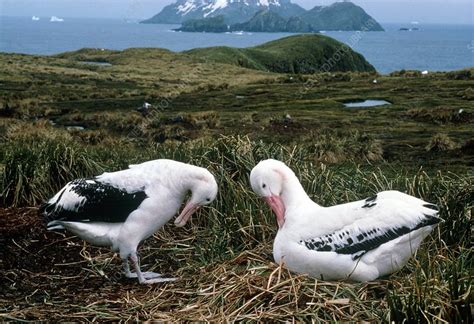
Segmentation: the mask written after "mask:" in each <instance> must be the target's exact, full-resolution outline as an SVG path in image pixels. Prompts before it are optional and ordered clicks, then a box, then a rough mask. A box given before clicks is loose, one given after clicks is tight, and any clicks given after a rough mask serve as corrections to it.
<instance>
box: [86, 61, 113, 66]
mask: <svg viewBox="0 0 474 324" xmlns="http://www.w3.org/2000/svg"><path fill="white" fill-rule="evenodd" d="M79 63H82V64H88V65H98V66H112V64H110V63H108V62H94V61H80V62H79Z"/></svg>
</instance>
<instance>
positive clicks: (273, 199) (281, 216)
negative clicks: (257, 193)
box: [264, 195, 285, 228]
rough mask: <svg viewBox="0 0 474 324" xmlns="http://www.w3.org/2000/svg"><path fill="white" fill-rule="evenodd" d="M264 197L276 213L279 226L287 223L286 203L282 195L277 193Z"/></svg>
mask: <svg viewBox="0 0 474 324" xmlns="http://www.w3.org/2000/svg"><path fill="white" fill-rule="evenodd" d="M264 199H265V201H266V202H267V204H268V205H269V206H270V208H271V209H272V210H273V212H274V213H275V216H276V219H277V223H278V227H279V228H281V227H282V226H283V224H285V204H284V203H283V200H282V199H281V197H280V196H276V195H273V196H270V197H264Z"/></svg>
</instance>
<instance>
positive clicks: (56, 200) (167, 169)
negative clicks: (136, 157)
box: [40, 160, 217, 284]
mask: <svg viewBox="0 0 474 324" xmlns="http://www.w3.org/2000/svg"><path fill="white" fill-rule="evenodd" d="M188 192H191V197H190V198H189V200H188V202H187V203H186V205H185V207H184V209H183V210H182V212H181V214H180V215H179V216H178V217H177V218H176V220H175V222H174V223H175V225H176V226H184V225H185V224H186V222H187V221H188V220H189V218H190V217H191V215H192V214H193V213H194V212H195V211H196V210H197V209H198V208H199V207H200V206H203V205H207V204H209V203H211V202H212V201H213V200H214V199H215V198H216V195H217V183H216V180H215V179H214V176H213V175H212V174H211V173H210V172H209V171H208V170H206V169H204V168H200V167H197V166H193V165H189V164H185V163H181V162H176V161H172V160H154V161H149V162H145V163H142V164H138V165H131V166H130V167H129V169H126V170H122V171H117V172H112V173H104V174H102V175H100V176H97V177H95V178H92V179H77V180H74V181H71V182H69V183H68V184H67V185H66V186H65V187H64V188H63V189H61V190H60V191H59V192H58V193H57V194H56V195H55V196H54V197H53V198H51V199H50V200H49V201H47V202H46V203H44V204H43V205H42V206H41V208H40V214H41V215H42V216H43V217H44V219H45V221H46V223H47V227H48V230H57V229H66V230H69V231H70V232H72V233H73V234H75V235H77V236H78V237H80V238H81V239H83V240H85V241H87V242H89V243H91V244H94V245H97V246H108V247H111V249H112V250H113V251H115V252H119V253H120V258H121V259H122V260H123V264H124V270H125V276H126V277H128V278H138V281H139V282H140V283H146V284H149V283H158V282H165V281H173V280H175V279H174V278H162V277H161V275H160V274H158V273H153V272H141V271H140V265H139V258H138V255H137V247H138V245H139V244H140V242H142V241H143V240H145V239H146V238H148V237H150V236H151V235H153V233H155V232H156V231H157V230H158V229H159V228H161V227H162V226H163V225H164V224H165V223H167V222H168V221H169V220H170V219H171V218H172V217H173V215H175V214H176V213H177V212H178V210H179V208H180V206H181V204H182V203H183V201H184V199H185V197H186V195H187V193H188ZM128 260H130V261H131V263H132V265H133V267H134V269H135V273H132V272H131V271H130V266H129V263H128Z"/></svg>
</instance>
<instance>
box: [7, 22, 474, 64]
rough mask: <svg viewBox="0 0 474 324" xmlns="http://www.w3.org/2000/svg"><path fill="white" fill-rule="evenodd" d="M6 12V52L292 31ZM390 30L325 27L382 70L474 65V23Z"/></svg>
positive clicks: (237, 38)
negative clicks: (187, 27)
mask: <svg viewBox="0 0 474 324" xmlns="http://www.w3.org/2000/svg"><path fill="white" fill-rule="evenodd" d="M40 18H41V19H40V20H38V21H34V20H32V19H31V17H0V52H12V53H25V54H41V55H52V54H57V53H61V52H65V51H73V50H78V49H81V48H84V47H89V48H107V49H116V50H122V49H126V48H130V47H161V48H166V49H169V50H172V51H184V50H188V49H192V48H196V47H208V46H233V47H249V46H255V45H259V44H262V43H265V42H268V41H271V40H275V39H278V38H282V37H286V36H290V35H294V34H289V33H248V32H243V33H222V34H215V33H184V32H174V31H173V29H174V28H177V27H179V26H178V25H150V24H139V23H137V22H136V21H126V20H121V19H89V18H67V17H64V21H63V22H50V19H49V18H48V17H40ZM382 25H383V26H384V28H385V30H386V31H385V32H343V31H341V32H338V31H331V32H323V34H324V35H327V36H330V37H333V38H335V39H337V40H340V41H342V42H344V43H346V44H348V45H350V46H351V47H352V48H353V49H354V50H356V51H357V52H359V53H361V54H362V55H364V56H365V58H366V59H367V60H368V61H369V62H370V63H371V64H372V65H374V66H375V68H376V69H377V70H378V71H379V72H380V73H389V72H392V71H396V70H401V69H406V70H408V69H415V70H422V71H423V70H428V71H450V70H456V69H462V68H466V67H473V66H474V26H473V25H425V24H422V23H420V24H419V25H417V26H416V27H417V28H419V30H416V31H400V30H399V29H400V27H413V26H410V25H409V24H408V25H407V24H382Z"/></svg>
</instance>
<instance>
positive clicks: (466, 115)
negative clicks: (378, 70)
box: [0, 49, 474, 322]
mask: <svg viewBox="0 0 474 324" xmlns="http://www.w3.org/2000/svg"><path fill="white" fill-rule="evenodd" d="M84 60H86V61H103V62H110V63H112V66H108V67H101V66H89V65H85V64H82V63H79V61H84ZM466 71H467V72H466ZM466 71H457V72H450V73H431V74H430V75H428V76H421V75H420V74H419V73H414V72H413V71H401V72H398V73H394V74H393V75H391V76H379V75H375V74H372V73H320V74H314V75H295V74H274V73H265V72H262V71H257V70H250V69H241V68H238V67H236V66H233V65H229V64H217V63H213V62H205V61H201V60H197V59H195V58H192V57H190V56H189V55H184V54H183V55H181V54H180V55H177V54H176V53H172V52H169V51H165V50H159V49H130V50H126V51H107V50H105V51H101V50H91V49H88V50H81V51H77V52H72V53H66V54H63V55H59V56H56V57H42V56H28V55H16V54H11V55H8V54H0V98H1V99H0V113H1V114H2V116H1V117H0V138H1V139H2V141H0V177H1V187H0V192H1V193H2V195H1V203H2V206H3V208H1V209H0V210H1V212H2V217H1V218H0V240H2V242H1V244H2V249H0V269H1V271H2V273H4V274H5V276H4V278H5V279H4V280H3V281H2V283H1V284H0V285H1V287H0V290H1V291H2V293H4V294H5V296H6V297H5V298H3V299H2V298H0V316H2V318H5V319H10V320H15V319H17V320H46V319H60V318H61V319H64V318H67V319H71V320H91V321H92V320H119V319H132V320H146V319H156V320H174V321H176V320H189V321H196V320H208V321H223V320H229V319H230V320H247V321H252V320H268V321H288V320H299V321H309V320H315V321H363V320H365V321H377V322H379V321H395V322H403V321H404V320H406V321H412V322H413V321H419V322H432V321H438V320H443V321H446V322H462V321H464V322H472V315H471V313H470V304H472V303H473V299H472V292H471V288H470V287H471V286H472V274H471V273H470V272H471V269H472V265H473V261H472V244H471V240H472V238H471V227H472V207H473V201H474V195H473V180H474V179H473V175H474V172H473V164H472V161H473V158H472V157H473V155H472V154H473V150H472V147H473V146H472V138H473V137H474V136H473V135H474V133H473V130H472V121H473V120H472V118H473V114H474V110H473V108H472V100H473V96H471V92H472V89H473V88H474V80H473V79H472V73H471V72H470V71H471V70H466ZM229 76H232V77H229ZM374 78H377V80H378V83H377V84H374V83H372V80H373V79H374ZM470 89H471V90H470ZM361 99H385V100H388V101H390V102H391V103H392V105H391V106H389V107H379V108H370V109H360V110H351V109H346V108H344V107H343V103H344V102H346V101H350V100H361ZM145 100H146V101H148V102H150V103H152V104H153V105H154V107H155V108H154V110H153V111H152V113H150V115H148V116H146V117H144V116H142V115H141V114H139V113H138V112H136V111H134V109H135V108H136V107H138V106H140V105H141V104H142V103H143V101H145ZM6 104H8V106H9V107H10V108H11V110H8V111H7V110H5V109H4V107H5V106H6ZM461 109H462V112H460V110H461ZM51 122H55V123H56V124H55V125H52V123H51ZM68 125H81V126H85V127H86V130H84V131H77V130H67V129H66V128H65V126H68ZM269 157H271V158H276V159H280V160H282V161H285V162H286V163H287V164H288V165H289V166H290V167H291V168H293V169H294V170H295V172H296V174H297V175H298V177H299V178H300V179H301V181H302V184H303V186H304V187H305V189H306V190H307V192H308V193H309V195H310V196H311V198H313V199H314V200H315V201H316V202H318V203H319V204H321V205H323V206H329V205H333V204H340V203H344V202H348V201H353V200H356V199H362V198H366V197H368V196H370V195H373V194H374V193H376V192H378V191H382V190H389V189H395V190H400V191H403V192H407V193H408V194H411V195H414V196H417V197H420V198H423V199H425V200H427V201H430V202H433V203H437V204H438V205H439V206H440V208H441V217H442V218H443V219H444V220H445V221H444V222H443V223H442V224H440V226H439V227H438V229H437V230H436V231H434V233H433V234H432V235H431V236H430V237H429V238H428V239H427V240H426V241H425V242H424V243H423V245H422V247H421V248H420V250H419V251H418V253H417V255H416V256H415V258H413V259H411V260H410V262H409V263H408V265H407V267H405V268H404V269H403V270H402V271H400V272H399V273H396V274H394V275H392V276H390V277H388V278H382V279H380V280H377V281H375V282H371V283H365V284H351V283H344V282H324V281H319V280H315V279H311V278H308V277H306V276H296V275H295V274H292V273H289V272H287V271H286V270H284V269H283V268H279V267H278V266H277V265H275V264H274V263H273V262H272V257H271V251H272V240H273V238H274V236H275V233H276V225H275V220H274V218H273V216H272V215H271V212H270V211H269V210H268V208H267V207H265V206H264V204H263V202H262V201H261V200H260V199H258V198H257V197H256V195H255V194H254V193H253V192H252V191H251V189H250V185H249V181H248V176H249V172H250V170H251V169H252V167H253V166H254V165H255V164H256V163H258V161H260V160H261V159H266V158H269ZM157 158H170V159H175V160H179V161H184V162H187V163H193V164H196V165H200V166H204V167H206V168H209V170H210V171H211V172H212V173H213V174H214V175H215V176H216V179H217V180H218V183H219V188H220V192H219V196H218V199H217V200H216V201H215V202H214V203H213V204H212V205H211V207H209V208H206V209H204V210H202V211H201V212H199V214H198V215H197V217H194V218H193V220H192V221H191V225H189V226H187V227H186V228H184V229H176V228H175V227H174V226H173V225H171V224H170V225H167V226H165V228H164V229H162V230H160V231H159V232H158V233H157V234H155V236H154V238H151V239H149V240H147V241H146V242H145V243H144V244H143V247H142V249H141V255H142V258H143V265H144V266H145V267H146V268H147V269H150V270H155V271H159V272H165V273H170V274H173V275H175V276H178V277H180V278H181V280H180V281H179V282H177V283H175V284H167V285H163V286H153V287H142V286H139V285H137V284H136V282H135V281H132V280H125V279H122V278H121V277H116V276H114V273H120V267H121V265H120V261H119V260H118V258H117V257H114V254H113V253H111V252H109V251H108V250H107V249H100V248H94V247H92V246H89V245H87V244H84V243H83V242H82V241H81V240H78V239H75V238H72V237H70V236H69V234H66V235H62V234H55V233H50V232H46V231H45V228H44V225H43V224H41V221H40V220H39V219H38V217H37V216H36V209H35V207H36V206H37V205H38V204H40V203H41V202H42V201H43V200H44V199H47V198H49V197H51V196H52V195H53V194H54V193H55V192H56V191H57V190H59V189H60V188H61V186H63V185H64V184H65V183H66V182H67V181H69V180H72V179H74V178H76V177H86V176H93V175H96V174H99V173H101V172H103V171H113V170H120V169H123V168H126V167H127V165H128V164H133V163H139V162H143V161H146V160H150V159H157ZM45 247H48V248H47V249H46V248H45Z"/></svg>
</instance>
